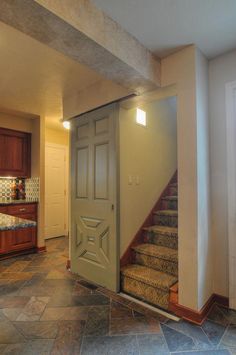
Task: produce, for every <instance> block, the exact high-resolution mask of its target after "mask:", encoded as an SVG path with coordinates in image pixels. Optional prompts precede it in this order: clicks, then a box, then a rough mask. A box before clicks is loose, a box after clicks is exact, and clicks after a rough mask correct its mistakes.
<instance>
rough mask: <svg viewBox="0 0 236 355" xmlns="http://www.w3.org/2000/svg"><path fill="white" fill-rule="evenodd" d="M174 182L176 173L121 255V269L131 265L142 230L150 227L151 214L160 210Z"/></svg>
mask: <svg viewBox="0 0 236 355" xmlns="http://www.w3.org/2000/svg"><path fill="white" fill-rule="evenodd" d="M176 180H177V171H176V172H175V173H174V175H173V176H172V178H171V179H170V181H169V182H168V184H167V185H166V187H165V189H164V190H163V191H162V193H161V195H160V197H159V199H158V201H157V202H156V203H155V205H154V206H153V208H152V210H151V212H150V213H149V215H148V216H147V218H146V219H145V221H144V222H143V224H142V226H141V227H140V228H139V230H138V231H137V233H136V234H135V236H134V238H133V239H132V241H131V242H130V244H129V246H128V248H127V249H126V251H125V252H124V254H123V255H122V257H121V260H120V265H121V267H122V266H125V265H127V264H130V263H132V261H133V252H132V248H133V247H135V246H137V245H138V244H140V243H142V240H143V228H145V227H148V226H150V225H152V218H153V212H154V211H156V210H158V209H160V208H161V203H162V198H163V197H164V196H165V195H166V194H167V192H168V190H169V185H170V184H172V183H174V182H176Z"/></svg>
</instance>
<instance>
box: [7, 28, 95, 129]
mask: <svg viewBox="0 0 236 355" xmlns="http://www.w3.org/2000/svg"><path fill="white" fill-rule="evenodd" d="M0 53H1V55H0V73H1V74H0V75H1V80H0V107H1V109H0V110H1V111H5V110H9V109H10V110H11V111H12V110H14V111H17V112H18V111H20V112H25V113H28V114H32V115H43V116H44V117H45V119H46V125H47V126H48V127H51V128H56V129H63V128H62V124H61V122H60V119H61V118H62V98H63V97H64V96H65V97H67V96H69V95H70V94H71V93H73V92H78V91H80V90H83V89H85V88H86V87H88V86H90V85H92V84H94V83H95V82H98V81H100V80H102V77H101V76H100V75H98V74H97V73H95V72H94V71H92V70H90V69H89V68H87V67H85V66H83V65H81V64H79V63H78V62H75V61H73V60H71V59H69V58H67V57H66V56H64V55H63V54H61V53H59V52H57V51H55V50H53V49H51V48H49V47H47V46H45V45H44V44H41V43H40V42H38V41H36V40H34V39H33V38H31V37H29V36H27V35H25V34H23V33H21V32H19V31H17V30H15V29H14V28H13V27H10V26H7V25H5V24H4V23H2V22H0Z"/></svg>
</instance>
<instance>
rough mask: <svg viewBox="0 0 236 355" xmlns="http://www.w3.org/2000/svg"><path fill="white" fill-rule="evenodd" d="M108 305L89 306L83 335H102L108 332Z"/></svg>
mask: <svg viewBox="0 0 236 355" xmlns="http://www.w3.org/2000/svg"><path fill="white" fill-rule="evenodd" d="M109 311H110V307H109V306H96V307H90V309H89V312H88V319H87V322H86V328H85V335H87V336H88V335H90V336H103V335H108V333H109Z"/></svg>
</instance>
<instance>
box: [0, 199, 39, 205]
mask: <svg viewBox="0 0 236 355" xmlns="http://www.w3.org/2000/svg"><path fill="white" fill-rule="evenodd" d="M24 203H38V200H33V199H30V198H27V199H25V200H11V199H7V198H0V206H7V205H21V204H24Z"/></svg>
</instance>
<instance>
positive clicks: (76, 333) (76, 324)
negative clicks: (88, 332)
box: [52, 321, 85, 355]
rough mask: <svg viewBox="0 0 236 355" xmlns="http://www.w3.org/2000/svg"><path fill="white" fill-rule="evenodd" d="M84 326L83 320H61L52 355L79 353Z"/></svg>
mask: <svg viewBox="0 0 236 355" xmlns="http://www.w3.org/2000/svg"><path fill="white" fill-rule="evenodd" d="M84 326H85V322H84V321H61V322H60V324H59V330H58V334H57V337H56V340H55V342H54V346H53V349H52V355H59V354H71V355H72V354H79V353H80V348H81V344H82V339H83V333H84Z"/></svg>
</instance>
